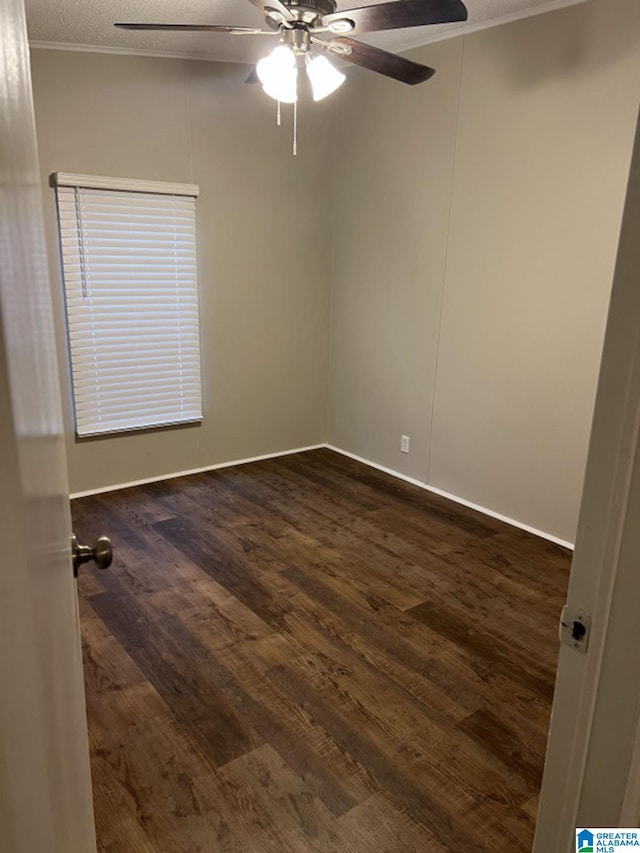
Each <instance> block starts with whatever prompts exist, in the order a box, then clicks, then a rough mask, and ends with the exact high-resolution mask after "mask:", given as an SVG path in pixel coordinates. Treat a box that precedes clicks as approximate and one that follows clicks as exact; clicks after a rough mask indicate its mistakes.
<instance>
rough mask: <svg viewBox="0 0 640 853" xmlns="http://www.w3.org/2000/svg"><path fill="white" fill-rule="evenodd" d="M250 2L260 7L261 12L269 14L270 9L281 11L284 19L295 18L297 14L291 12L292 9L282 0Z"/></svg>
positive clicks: (250, 0)
mask: <svg viewBox="0 0 640 853" xmlns="http://www.w3.org/2000/svg"><path fill="white" fill-rule="evenodd" d="M249 3H252V4H253V5H254V6H255V7H256V9H260V11H261V12H264V13H265V14H267V15H268V14H269V11H270V10H273V11H274V12H279V13H280V15H282V19H283V20H284V21H293V20H294V17H295V16H294V15H292V14H291V11H290V9H288V7H287V6H285V4H284V3H281V2H280V0H249Z"/></svg>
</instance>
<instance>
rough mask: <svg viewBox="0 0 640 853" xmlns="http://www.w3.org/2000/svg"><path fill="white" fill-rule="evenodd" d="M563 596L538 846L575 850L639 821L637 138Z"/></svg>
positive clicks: (546, 850) (544, 850)
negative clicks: (570, 626) (585, 635)
mask: <svg viewBox="0 0 640 853" xmlns="http://www.w3.org/2000/svg"><path fill="white" fill-rule="evenodd" d="M639 134H640V131H639ZM568 604H569V605H571V606H572V607H575V608H580V609H584V610H585V611H588V612H589V613H590V614H591V618H592V628H591V636H590V639H589V645H588V648H587V652H586V654H584V655H582V654H579V653H578V652H576V651H574V650H572V649H569V648H566V647H565V648H562V650H561V653H560V659H559V666H558V677H557V682H556V695H555V698H554V705H553V715H552V721H551V732H550V737H549V746H548V753H547V762H546V766H545V773H544V780H543V786H542V796H541V801H540V812H539V815H538V826H537V830H536V840H535V844H534V851H535V853H569V851H575V849H576V848H575V828H576V827H580V828H590V827H619V826H627V827H634V826H636V827H637V826H638V825H639V824H640V747H639V746H638V744H637V740H638V721H639V709H640V634H639V628H640V135H637V136H636V146H635V151H634V157H633V162H632V166H631V175H630V178H629V188H628V192H627V202H626V206H625V213H624V219H623V224H622V233H621V237H620V246H619V251H618V262H617V266H616V273H615V277H614V284H613V292H612V299H611V307H610V310H609V320H608V324H607V332H606V336H605V344H604V351H603V359H602V367H601V372H600V381H599V385H598V394H597V398H596V407H595V414H594V421H593V428H592V434H591V444H590V448H589V457H588V461H587V471H586V480H585V489H584V493H583V498H582V507H581V511H580V521H579V525H578V535H577V540H576V550H575V555H574V561H573V567H572V572H571V581H570V585H569V595H568Z"/></svg>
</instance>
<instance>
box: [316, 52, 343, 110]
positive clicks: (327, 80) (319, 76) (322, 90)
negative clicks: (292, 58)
mask: <svg viewBox="0 0 640 853" xmlns="http://www.w3.org/2000/svg"><path fill="white" fill-rule="evenodd" d="M307 74H308V76H309V80H310V81H311V91H312V92H313V100H314V101H321V100H322V99H323V98H326V97H327V95H330V94H331V93H332V92H335V91H336V89H338V88H339V87H340V86H342V84H343V83H344V81H345V80H346V77H345V75H344V74H343V73H342V72H341V71H338V69H337V68H335V67H334V66H333V65H332V64H331V63H330V62H329V60H328V59H327V57H326V56H314V57H313V58H312V59H307Z"/></svg>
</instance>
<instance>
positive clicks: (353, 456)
mask: <svg viewBox="0 0 640 853" xmlns="http://www.w3.org/2000/svg"><path fill="white" fill-rule="evenodd" d="M321 448H326V449H327V450H333V451H334V452H335V453H339V454H341V455H342V456H348V457H349V459H354V460H355V461H356V462H361V463H362V464H363V465H367V466H368V467H369V468H375V469H376V470H378V471H382V472H383V473H385V474H389V475H390V476H391V477H396V478H397V479H399V480H404V481H405V483H411V485H413V486H418V488H420V489H424V490H425V491H427V492H432V493H433V494H435V495H440V497H443V498H446V499H447V500H450V501H453V502H454V503H457V504H461V505H462V506H466V507H469V509H474V510H476V512H481V513H482V514H483V515H488V516H490V517H491V518H496V519H497V520H498V521H503V522H504V523H505V524H510V525H511V526H512V527H517V528H519V529H520V530H526V531H527V533H532V534H533V535H534V536H539V537H540V538H541V539H546V540H548V541H549V542H553V543H555V544H556V545H562V547H563V548H568V549H569V550H571V551H573V543H572V542H566V541H565V540H564V539H560V538H559V537H557V536H553V535H552V534H551V533H545V531H544V530H538V529H537V528H535V527H531V526H530V525H529V524H523V523H522V522H521V521H516V519H514V518H509V517H508V516H506V515H502V514H501V513H499V512H494V511H493V510H492V509H487V508H486V507H484V506H480V505H479V504H474V503H472V502H471V501H467V500H465V499H464V498H460V497H458V496H457V495H452V494H450V493H449V492H445V491H443V490H442V489H437V488H436V487H435V486H429V485H427V483H423V482H422V480H416V479H415V478H414V477H408V476H407V475H406V474H401V473H400V472H399V471H395V470H394V469H393V468H387V467H386V466H384V465H378V463H377V462H372V461H371V460H370V459H365V458H364V457H362V456H358V455H357V454H355V453H350V452H349V451H348V450H343V449H342V448H341V447H336V446H335V445H333V444H312V445H309V446H308V447H295V448H292V449H291V450H282V451H280V452H278V453H264V454H263V455H262V456H250V457H248V458H246V459H233V460H231V461H230V462H218V463H217V464H216V465H206V466H205V467H203V468H191V469H190V470H188V471H175V472H174V473H172V474H162V475H161V476H159V477H147V478H146V479H144V480H131V481H130V482H128V483H117V484H115V485H113V486H103V487H102V488H99V489H89V490H87V491H85V492H74V493H73V494H71V495H70V496H69V497H70V498H71V500H74V499H75V498H86V497H90V496H91V495H101V494H104V493H105V492H117V491H119V490H120V489H130V488H132V487H133V486H145V485H147V484H148V483H158V482H160V481H162V480H175V479H176V478H177V477H188V476H189V475H190V474H204V473H206V472H207V471H218V470H220V469H221V468H231V467H233V466H234V465H247V464H249V463H250V462H261V461H263V460H265V459H277V458H278V457H279V456H291V455H292V454H294V453H305V452H306V451H308V450H319V449H321Z"/></svg>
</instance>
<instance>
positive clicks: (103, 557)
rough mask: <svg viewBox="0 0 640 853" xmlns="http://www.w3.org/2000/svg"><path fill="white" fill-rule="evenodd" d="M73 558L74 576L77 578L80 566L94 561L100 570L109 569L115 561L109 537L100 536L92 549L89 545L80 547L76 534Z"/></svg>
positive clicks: (73, 536)
mask: <svg viewBox="0 0 640 853" xmlns="http://www.w3.org/2000/svg"><path fill="white" fill-rule="evenodd" d="M71 558H72V560H73V576H74V577H76V578H77V577H78V569H79V568H80V566H81V565H82V564H83V563H89V562H91V561H92V560H93V562H94V563H95V564H96V566H97V567H98V568H99V569H108V568H109V566H110V565H111V561H112V560H113V548H112V546H111V539H109V537H108V536H98V538H97V539H96V541H95V542H94V543H93V548H91V547H90V546H89V545H78V540H77V538H76V535H75V533H74V534H73V535H72V537H71Z"/></svg>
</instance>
